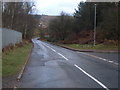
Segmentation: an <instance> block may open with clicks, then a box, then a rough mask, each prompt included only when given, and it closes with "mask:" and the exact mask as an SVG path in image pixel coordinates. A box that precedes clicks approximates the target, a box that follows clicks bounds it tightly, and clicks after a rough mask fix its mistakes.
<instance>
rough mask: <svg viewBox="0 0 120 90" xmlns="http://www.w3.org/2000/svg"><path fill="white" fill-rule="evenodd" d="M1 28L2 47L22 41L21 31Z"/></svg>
mask: <svg viewBox="0 0 120 90" xmlns="http://www.w3.org/2000/svg"><path fill="white" fill-rule="evenodd" d="M0 29H1V28H0ZM1 30H2V48H5V47H6V46H9V45H15V44H17V43H20V42H22V33H20V32H17V31H14V30H11V29H6V28H2V29H1Z"/></svg>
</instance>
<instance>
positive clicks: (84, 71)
mask: <svg viewBox="0 0 120 90" xmlns="http://www.w3.org/2000/svg"><path fill="white" fill-rule="evenodd" d="M74 66H75V67H76V68H78V69H79V70H81V71H82V72H83V73H84V74H86V75H87V76H88V77H90V78H91V79H92V80H94V81H95V82H96V83H98V84H99V85H100V86H102V87H103V88H105V89H106V90H109V89H108V88H107V87H106V86H105V85H104V84H102V83H101V82H100V81H98V80H97V79H96V78H94V77H93V76H91V75H90V74H89V73H87V72H86V71H84V70H83V69H82V68H80V67H79V66H78V65H76V64H75V65H74Z"/></svg>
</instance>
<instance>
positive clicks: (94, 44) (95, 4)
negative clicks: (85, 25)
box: [94, 4, 96, 46]
mask: <svg viewBox="0 0 120 90" xmlns="http://www.w3.org/2000/svg"><path fill="white" fill-rule="evenodd" d="M94 5H95V15H94V46H95V45H96V4H94Z"/></svg>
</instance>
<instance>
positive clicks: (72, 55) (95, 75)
mask: <svg viewBox="0 0 120 90" xmlns="http://www.w3.org/2000/svg"><path fill="white" fill-rule="evenodd" d="M32 41H33V43H34V48H33V51H32V54H31V57H30V60H29V62H28V64H27V66H26V69H25V71H24V74H23V77H22V79H21V80H20V86H19V88H106V89H107V90H109V89H110V88H118V86H119V85H118V72H119V70H118V65H117V64H114V63H110V62H107V60H111V61H113V62H115V63H118V59H117V53H90V52H89V53H87V52H85V53H83V52H78V51H72V50H69V49H65V48H62V47H59V46H56V45H52V44H50V43H47V42H42V41H39V40H37V39H33V40H32ZM93 55H94V56H97V57H100V58H102V59H104V58H105V59H106V61H104V60H102V59H99V58H96V57H94V56H93Z"/></svg>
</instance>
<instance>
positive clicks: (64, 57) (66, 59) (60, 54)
mask: <svg viewBox="0 0 120 90" xmlns="http://www.w3.org/2000/svg"><path fill="white" fill-rule="evenodd" d="M57 54H59V55H60V56H62V57H63V58H64V59H65V60H68V59H67V58H66V57H65V56H63V55H62V54H61V53H57Z"/></svg>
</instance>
